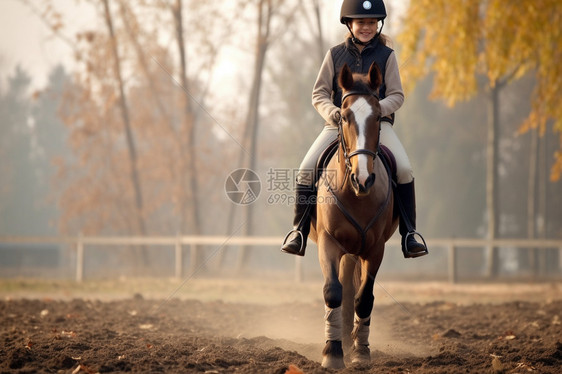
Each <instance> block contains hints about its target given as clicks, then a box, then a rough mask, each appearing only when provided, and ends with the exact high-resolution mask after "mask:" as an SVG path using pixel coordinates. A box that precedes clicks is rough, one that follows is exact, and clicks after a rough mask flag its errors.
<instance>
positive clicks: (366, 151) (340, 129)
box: [338, 90, 381, 183]
mask: <svg viewBox="0 0 562 374" xmlns="http://www.w3.org/2000/svg"><path fill="white" fill-rule="evenodd" d="M350 96H374V97H375V98H376V99H377V100H379V95H378V94H377V93H376V92H374V91H368V90H351V91H347V92H346V93H345V94H344V95H342V98H341V103H342V106H343V102H344V101H345V99H347V98H348V97H350ZM380 120H381V117H380V115H379V118H378V119H377V121H378V122H379V132H380ZM338 138H339V143H340V145H341V149H342V150H343V151H342V152H343V159H344V162H345V175H344V183H345V180H347V177H348V175H349V173H350V172H351V169H352V165H351V158H352V157H354V156H358V155H367V156H371V157H372V158H373V161H374V160H376V158H377V157H378V156H379V153H380V136H379V141H378V142H377V149H376V150H375V151H372V150H370V149H366V148H360V149H356V150H354V151H353V152H350V153H347V142H346V141H345V136H344V134H343V118H340V120H339V123H338Z"/></svg>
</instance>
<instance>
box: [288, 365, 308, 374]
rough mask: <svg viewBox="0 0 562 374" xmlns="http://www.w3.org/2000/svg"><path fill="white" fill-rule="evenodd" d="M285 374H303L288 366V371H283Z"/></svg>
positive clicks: (297, 369) (292, 366) (299, 370)
mask: <svg viewBox="0 0 562 374" xmlns="http://www.w3.org/2000/svg"><path fill="white" fill-rule="evenodd" d="M285 374H304V371H302V370H301V369H299V368H298V367H296V366H295V365H293V364H290V365H289V369H288V370H286V371H285Z"/></svg>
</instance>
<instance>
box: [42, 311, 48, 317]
mask: <svg viewBox="0 0 562 374" xmlns="http://www.w3.org/2000/svg"><path fill="white" fill-rule="evenodd" d="M48 314H49V310H48V309H43V310H42V311H41V313H40V316H41V317H45V316H46V315H48Z"/></svg>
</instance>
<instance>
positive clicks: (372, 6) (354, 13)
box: [340, 0, 386, 44]
mask: <svg viewBox="0 0 562 374" xmlns="http://www.w3.org/2000/svg"><path fill="white" fill-rule="evenodd" d="M353 18H376V19H378V20H380V21H381V22H382V26H381V28H380V30H379V32H378V33H377V35H375V37H374V38H373V39H375V38H378V37H379V35H380V34H381V32H382V28H383V26H384V19H385V18H386V7H385V6H384V2H383V0H344V1H343V4H342V6H341V11H340V22H341V23H343V24H344V25H346V26H347V28H348V29H349V32H351V36H352V38H353V42H354V43H357V44H368V43H362V42H361V41H359V39H357V38H356V37H355V35H353V32H352V31H351V27H350V26H349V22H350V21H351V20H352V19H353Z"/></svg>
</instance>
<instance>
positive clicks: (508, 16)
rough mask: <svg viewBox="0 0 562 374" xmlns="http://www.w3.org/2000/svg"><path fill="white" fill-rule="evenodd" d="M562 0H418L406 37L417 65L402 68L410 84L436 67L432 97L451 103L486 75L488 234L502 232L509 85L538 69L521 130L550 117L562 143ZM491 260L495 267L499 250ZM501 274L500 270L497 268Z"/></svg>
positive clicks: (558, 157) (555, 170)
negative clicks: (504, 103) (501, 140)
mask: <svg viewBox="0 0 562 374" xmlns="http://www.w3.org/2000/svg"><path fill="white" fill-rule="evenodd" d="M561 15H562V4H561V3H560V2H558V1H556V0H540V1H532V0H526V1H520V2H510V1H507V0H479V1H458V2H450V1H445V0H438V1H429V0H420V1H414V2H411V4H410V6H409V8H408V11H407V14H406V19H407V22H406V23H405V28H404V31H403V33H402V34H401V37H400V40H401V41H402V43H403V46H404V50H403V54H404V55H406V56H410V55H412V56H413V62H412V63H410V64H408V65H407V66H406V67H405V68H404V69H403V70H402V72H403V75H404V81H406V82H409V83H413V82H415V81H416V80H418V79H419V78H420V77H422V76H424V75H427V74H428V73H429V72H431V73H433V74H434V90H433V93H432V97H433V98H443V99H445V100H446V101H447V102H448V103H449V104H450V105H454V104H455V103H456V102H457V101H459V100H465V99H467V98H469V97H472V96H474V95H476V94H477V93H479V92H480V91H479V90H480V89H481V87H479V86H481V84H479V79H480V77H482V76H485V77H486V79H485V80H481V81H483V82H484V84H483V85H484V88H485V89H486V94H487V95H488V146H487V149H488V151H487V153H488V160H487V166H486V170H487V181H486V183H487V188H486V191H487V192H486V196H487V197H486V200H487V204H486V205H487V218H488V237H489V238H490V239H493V238H494V237H496V236H497V234H498V233H497V231H498V209H497V201H498V191H497V176H498V171H497V166H498V138H497V133H498V129H499V126H500V118H499V107H500V102H499V95H500V91H501V90H502V88H504V87H505V86H506V85H508V84H509V83H510V82H511V81H513V80H514V79H518V78H520V77H522V76H523V75H525V74H526V73H527V72H530V71H533V72H535V78H536V82H537V84H536V87H535V90H534V95H533V96H534V99H533V101H532V106H531V111H530V113H529V115H528V117H527V120H526V121H524V123H523V124H522V125H521V130H522V131H527V130H529V129H537V128H538V129H539V130H540V131H541V132H542V133H544V131H545V127H546V125H547V123H548V121H549V120H553V121H554V124H553V132H554V134H558V136H559V140H560V145H561V148H562V108H561V107H560V105H558V103H559V92H561V91H562V67H561V66H560V64H559V61H560V59H561V57H562V52H561V48H562V31H561V30H560V28H557V27H550V25H553V24H557V23H558V22H559V19H560V17H561ZM561 150H562V149H559V150H558V151H557V152H556V153H555V155H554V157H555V160H554V165H553V166H552V169H551V180H553V181H556V180H558V179H560V176H561V171H562V152H561ZM490 256H492V258H491V259H490V261H489V264H490V265H491V266H492V267H494V266H495V264H496V263H497V261H495V257H496V253H495V251H490ZM490 271H491V272H495V269H490Z"/></svg>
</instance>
